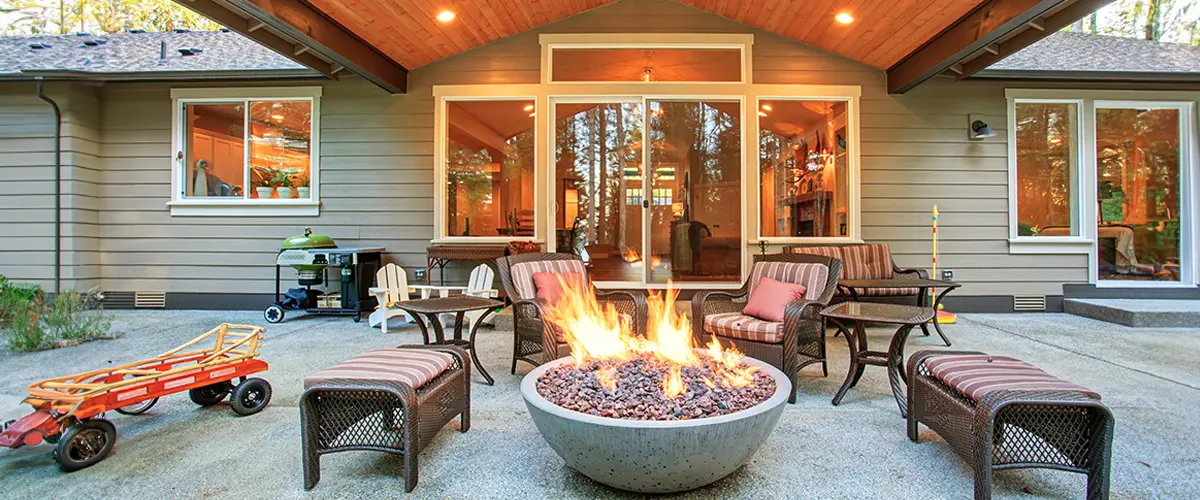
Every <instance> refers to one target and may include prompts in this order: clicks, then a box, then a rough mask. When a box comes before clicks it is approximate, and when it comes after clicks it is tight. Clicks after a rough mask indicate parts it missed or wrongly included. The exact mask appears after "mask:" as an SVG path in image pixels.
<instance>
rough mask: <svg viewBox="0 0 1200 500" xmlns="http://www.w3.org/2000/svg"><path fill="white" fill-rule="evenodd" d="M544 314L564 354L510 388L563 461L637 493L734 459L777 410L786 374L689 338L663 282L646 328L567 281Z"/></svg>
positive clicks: (705, 474)
mask: <svg viewBox="0 0 1200 500" xmlns="http://www.w3.org/2000/svg"><path fill="white" fill-rule="evenodd" d="M563 285H564V292H563V296H562V297H560V299H559V300H558V301H556V302H555V303H554V306H553V308H552V309H551V310H550V312H548V313H547V314H546V317H545V319H546V320H547V321H551V322H553V323H555V324H556V325H558V326H559V327H560V328H562V330H563V332H564V333H565V337H566V340H567V343H568V344H569V345H570V346H571V352H572V356H571V357H568V358H562V359H558V360H554V361H550V362H548V363H545V364H543V365H541V366H538V367H537V368H535V369H534V370H533V371H531V372H530V373H529V374H528V375H526V376H525V378H524V379H523V380H522V381H521V395H522V396H523V397H524V398H525V405H526V407H527V408H528V409H529V414H530V416H532V417H533V422H534V424H535V425H536V426H537V428H538V431H539V432H541V433H542V437H544V438H545V439H546V442H547V443H549V444H550V447H551V448H553V449H554V451H555V452H556V453H558V455H559V456H560V457H562V458H563V460H566V462H567V466H569V467H571V468H572V469H575V470H577V471H579V472H580V473H582V474H584V475H586V476H588V477H590V478H592V479H594V480H596V481H598V482H601V483H603V484H606V485H609V486H612V487H614V488H619V489H622V490H628V491H635V492H640V493H672V492H679V491H687V490H691V489H694V488H699V487H701V486H704V485H707V484H710V483H713V482H715V481H717V480H720V479H721V478H724V477H725V476H727V475H729V474H730V473H732V472H733V471H735V470H737V469H738V468H739V467H741V466H742V464H744V463H745V462H746V460H748V459H749V458H750V456H751V455H753V454H754V452H755V451H757V450H758V448H759V447H760V446H761V445H762V443H763V442H764V441H765V440H766V438H767V436H769V435H770V434H771V431H773V430H774V429H775V425H776V424H777V423H778V422H779V417H780V415H781V414H782V413H783V408H784V405H785V404H786V403H787V398H788V395H789V394H790V393H791V383H790V382H789V381H788V378H787V376H785V375H784V374H783V372H781V371H779V370H777V369H775V368H774V367H772V366H770V365H768V364H767V363H764V362H762V361H759V360H756V359H752V358H745V357H742V356H741V355H740V353H736V352H730V351H727V350H723V349H722V347H721V346H720V344H717V343H715V341H714V343H713V344H710V345H709V346H708V348H706V349H702V348H696V347H695V346H693V345H692V344H693V342H692V339H691V326H690V325H689V324H688V321H687V319H686V318H683V317H680V316H677V315H676V314H675V313H674V308H673V307H670V306H668V305H669V304H673V302H674V300H673V299H674V293H673V292H668V293H667V298H666V299H665V300H664V299H663V298H662V297H661V296H655V295H651V296H650V300H649V301H648V302H649V305H650V315H649V318H650V321H649V323H648V326H649V328H647V331H648V333H647V337H646V338H640V337H636V336H634V335H632V333H631V332H629V331H628V329H627V328H626V326H625V325H622V322H621V321H620V318H619V317H618V315H617V314H616V312H615V311H611V310H606V309H603V308H601V307H600V306H599V305H597V304H594V300H593V299H590V298H589V297H591V294H590V293H589V292H588V291H586V290H571V289H569V286H570V285H569V284H566V283H564V284H563Z"/></svg>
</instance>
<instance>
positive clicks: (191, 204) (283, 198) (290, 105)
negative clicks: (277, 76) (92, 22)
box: [170, 88, 320, 215]
mask: <svg viewBox="0 0 1200 500" xmlns="http://www.w3.org/2000/svg"><path fill="white" fill-rule="evenodd" d="M319 96H320V88H295V89H293V88H286V89H175V90H173V91H172V97H173V99H174V101H175V113H174V115H175V123H174V131H175V134H174V135H175V138H174V144H175V154H174V157H175V158H174V160H175V161H174V163H175V167H174V173H173V174H172V179H173V184H174V193H175V195H174V196H173V197H172V202H171V203H170V206H171V212H172V214H173V215H205V214H221V215H316V212H317V200H318V199H319V197H318V189H317V184H318V175H317V174H318V168H317V158H318V155H317V154H316V151H317V149H318V145H317V127H318V123H319V122H318V120H317V110H318V106H319V105H318V99H319Z"/></svg>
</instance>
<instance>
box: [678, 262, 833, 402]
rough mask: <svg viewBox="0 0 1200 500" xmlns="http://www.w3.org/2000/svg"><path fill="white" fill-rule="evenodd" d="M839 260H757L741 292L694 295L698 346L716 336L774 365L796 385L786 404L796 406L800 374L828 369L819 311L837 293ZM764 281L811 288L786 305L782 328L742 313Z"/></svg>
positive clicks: (823, 330)
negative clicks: (813, 367)
mask: <svg viewBox="0 0 1200 500" xmlns="http://www.w3.org/2000/svg"><path fill="white" fill-rule="evenodd" d="M841 266H842V263H841V261H839V260H838V259H834V258H830V257H821V256H816V255H800V254H797V255H784V254H775V255H756V256H754V267H753V268H752V269H751V271H750V277H749V278H748V279H747V281H746V283H745V284H743V285H742V287H741V288H740V289H738V290H728V291H726V290H713V291H702V292H699V293H697V294H696V295H694V296H692V335H693V337H694V340H695V341H696V344H697V345H705V344H707V343H708V342H709V341H710V339H711V336H714V335H715V336H716V337H717V338H718V339H719V340H720V341H721V343H722V344H723V345H725V346H729V345H731V344H732V345H733V346H734V347H736V348H737V349H738V350H740V351H742V352H744V353H746V355H748V356H750V357H753V358H757V359H760V360H763V361H766V362H768V363H771V364H772V365H774V366H775V367H776V368H779V369H780V370H782V371H783V373H785V374H786V375H787V376H788V378H789V379H790V380H791V382H792V394H791V396H790V397H789V399H788V402H791V403H794V402H796V374H797V372H799V371H800V370H801V369H802V368H804V367H805V366H808V365H810V364H814V363H820V364H821V373H822V375H828V374H829V372H828V367H827V366H826V364H825V321H824V319H822V317H821V309H824V308H825V307H826V306H828V305H829V301H830V300H831V299H832V298H833V294H834V291H835V290H836V289H837V281H838V272H839V271H840V270H841ZM764 277H768V278H772V279H775V280H778V281H783V282H787V283H797V284H803V285H805V286H806V287H807V290H806V291H805V295H804V298H800V299H793V300H792V301H790V302H788V304H787V308H786V310H785V313H784V320H783V322H782V323H774V322H769V321H766V320H761V319H758V318H755V317H752V316H747V315H745V314H743V310H744V309H745V308H746V304H747V301H748V300H749V298H750V295H751V294H752V293H753V292H754V288H755V286H756V285H757V284H758V282H759V280H761V279H762V278H764Z"/></svg>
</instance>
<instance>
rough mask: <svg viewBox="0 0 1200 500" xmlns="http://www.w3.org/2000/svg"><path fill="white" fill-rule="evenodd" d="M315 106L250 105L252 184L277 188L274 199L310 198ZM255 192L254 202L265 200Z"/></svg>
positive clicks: (293, 103) (290, 103) (296, 103)
mask: <svg viewBox="0 0 1200 500" xmlns="http://www.w3.org/2000/svg"><path fill="white" fill-rule="evenodd" d="M311 137H312V103H310V102H308V101H254V102H251V103H250V181H251V183H253V184H254V185H255V186H259V187H264V186H267V187H274V188H275V189H274V193H272V194H271V196H270V197H274V198H282V199H290V198H309V196H310V193H309V176H310V174H311V171H310V164H311V163H310V160H311V143H310V141H311ZM262 193H263V191H262V190H258V189H256V190H255V193H254V194H253V195H252V196H251V197H252V198H261V197H262V196H261V194H262Z"/></svg>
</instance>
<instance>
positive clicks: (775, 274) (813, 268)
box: [748, 262, 829, 300]
mask: <svg viewBox="0 0 1200 500" xmlns="http://www.w3.org/2000/svg"><path fill="white" fill-rule="evenodd" d="M763 278H771V279H773V280H776V281H782V282H784V283H794V284H797V285H804V288H805V292H804V298H806V299H808V300H817V299H819V298H821V294H822V293H824V291H825V281H826V280H827V279H829V268H828V267H826V266H825V265H824V264H814V263H808V262H755V263H754V267H753V268H752V269H751V270H750V280H749V281H748V283H750V289H749V290H748V292H749V296H751V297H753V296H754V289H755V288H757V287H758V282H759V281H762V279H763Z"/></svg>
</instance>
